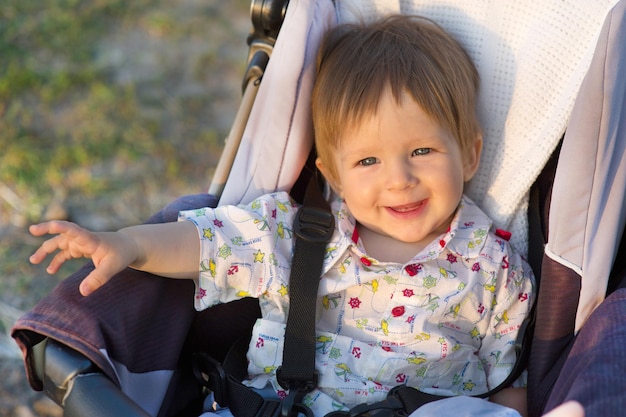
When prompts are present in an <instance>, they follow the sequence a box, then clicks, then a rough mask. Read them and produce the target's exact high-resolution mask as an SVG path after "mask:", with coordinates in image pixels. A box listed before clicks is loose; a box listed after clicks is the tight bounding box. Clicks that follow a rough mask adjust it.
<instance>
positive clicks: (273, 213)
mask: <svg viewBox="0 0 626 417" xmlns="http://www.w3.org/2000/svg"><path fill="white" fill-rule="evenodd" d="M275 218H276V209H274V210H272V219H275Z"/></svg>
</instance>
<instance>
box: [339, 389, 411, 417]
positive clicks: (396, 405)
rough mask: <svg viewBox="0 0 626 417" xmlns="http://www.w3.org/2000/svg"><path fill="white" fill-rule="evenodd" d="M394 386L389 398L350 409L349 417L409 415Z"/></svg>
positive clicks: (398, 416) (399, 416)
mask: <svg viewBox="0 0 626 417" xmlns="http://www.w3.org/2000/svg"><path fill="white" fill-rule="evenodd" d="M395 388H397V387H394V388H392V389H391V390H390V391H389V393H388V394H387V398H385V399H384V400H383V401H379V402H377V403H374V404H359V405H357V406H355V407H353V408H351V409H350V411H349V412H348V414H347V415H348V417H402V416H407V415H408V413H407V412H406V410H405V406H404V402H403V401H402V400H401V399H400V397H399V396H398V395H397V390H396V389H395Z"/></svg>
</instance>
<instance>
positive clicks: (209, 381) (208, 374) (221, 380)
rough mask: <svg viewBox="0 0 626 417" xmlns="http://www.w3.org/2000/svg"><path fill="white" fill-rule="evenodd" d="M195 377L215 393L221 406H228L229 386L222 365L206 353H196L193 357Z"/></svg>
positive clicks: (216, 399)
mask: <svg viewBox="0 0 626 417" xmlns="http://www.w3.org/2000/svg"><path fill="white" fill-rule="evenodd" d="M193 375H194V377H195V378H196V381H198V383H199V384H200V385H202V386H203V387H204V388H207V389H208V390H210V391H212V392H213V395H214V397H215V401H216V402H217V403H218V404H219V405H221V406H226V405H228V384H227V381H226V372H225V371H224V368H223V367H222V364H221V363H219V362H218V361H217V360H215V359H214V358H212V357H211V356H210V355H207V354H206V353H202V352H196V353H194V355H193Z"/></svg>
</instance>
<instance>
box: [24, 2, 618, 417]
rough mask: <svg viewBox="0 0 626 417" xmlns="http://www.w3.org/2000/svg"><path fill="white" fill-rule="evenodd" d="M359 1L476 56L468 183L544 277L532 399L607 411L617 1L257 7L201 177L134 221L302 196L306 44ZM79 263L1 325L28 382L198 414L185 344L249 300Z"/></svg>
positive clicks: (79, 411)
mask: <svg viewBox="0 0 626 417" xmlns="http://www.w3.org/2000/svg"><path fill="white" fill-rule="evenodd" d="M565 3H567V4H565ZM357 9H358V10H362V12H360V13H364V14H368V13H389V12H403V13H412V14H421V15H424V16H426V17H429V18H431V19H433V20H435V21H437V22H438V23H439V24H441V25H442V26H443V27H444V28H445V29H446V30H448V31H449V32H450V33H451V34H453V36H455V37H456V38H457V39H458V40H459V41H460V42H461V43H462V44H463V45H464V47H465V48H466V50H467V51H468V53H469V54H470V55H471V56H472V58H473V59H474V61H475V63H476V65H477V67H478V69H479V71H480V73H481V78H482V84H483V87H482V90H481V98H480V104H479V108H480V112H481V114H480V118H481V121H482V122H483V126H484V129H485V131H484V133H485V148H484V154H483V163H482V164H481V166H482V168H481V171H480V173H479V174H478V175H477V176H476V178H475V179H473V180H472V182H471V183H470V184H469V186H468V187H469V188H468V194H470V196H471V197H472V198H473V199H474V200H475V201H477V202H479V204H481V205H482V207H483V209H484V210H485V211H486V212H487V213H488V214H489V215H490V216H491V217H492V218H493V219H494V220H495V223H496V224H497V225H498V226H499V227H502V228H505V229H508V230H511V231H512V232H513V236H516V237H517V238H516V239H517V240H515V241H514V242H513V244H514V246H515V247H516V249H518V250H519V251H522V252H525V251H526V248H528V259H529V261H530V263H531V265H532V266H533V269H534V270H535V273H536V275H537V277H540V286H539V287H540V290H539V296H538V301H537V306H536V325H535V328H534V332H533V335H532V340H531V339H528V340H527V341H526V343H525V346H526V347H527V348H529V350H530V354H529V357H528V359H527V360H528V362H527V364H528V365H527V367H528V372H529V378H528V381H529V382H528V387H529V411H530V413H531V415H533V416H539V415H541V414H542V413H544V412H546V411H548V410H550V409H552V408H554V407H555V406H556V405H558V404H560V403H561V402H563V401H565V400H567V399H577V400H579V401H581V402H582V403H583V404H584V405H585V408H586V412H587V415H588V416H604V415H617V413H619V412H615V411H614V410H621V409H623V408H624V407H623V406H624V405H626V403H625V401H626V398H625V397H626V396H625V395H624V389H623V388H624V386H625V385H626V383H625V382H624V381H625V378H624V376H623V372H620V371H623V370H624V368H626V357H625V356H626V355H624V354H623V353H622V352H621V351H620V350H621V346H622V345H623V343H624V342H626V331H624V330H622V327H623V326H621V324H622V323H621V321H622V320H623V318H624V317H626V304H625V303H626V292H625V291H624V290H622V289H621V287H622V284H623V282H622V281H623V280H624V278H625V276H624V275H625V272H626V261H625V259H626V257H625V256H624V249H625V247H624V244H623V242H622V239H623V230H624V222H625V217H626V211H625V209H626V207H625V203H626V196H625V192H626V172H624V170H625V169H626V159H625V158H624V155H626V153H625V152H626V149H625V148H626V141H625V140H624V138H626V131H625V130H624V129H625V127H626V126H625V124H626V122H625V120H626V114H624V111H625V110H624V103H625V99H626V80H625V79H624V77H623V76H620V74H621V73H626V51H625V50H624V46H623V40H624V39H626V1H623V0H621V1H617V0H605V1H600V0H597V1H594V2H587V1H583V0H580V1H574V0H572V1H568V2H558V3H556V2H553V1H521V2H520V1H491V2H490V1H483V2H471V1H470V2H466V1H457V2H454V1H452V0H450V1H445V0H439V1H436V0H414V1H406V2H405V1H391V2H388V3H387V4H383V3H382V2H378V1H376V2H374V1H372V2H369V1H356V0H352V1H344V0H337V1H334V2H332V1H331V0H321V1H317V2H315V1H304V0H292V1H291V2H289V4H286V2H284V1H283V2H280V1H276V2H272V1H265V2H263V3H262V4H260V5H256V6H253V8H252V14H253V21H255V22H259V21H262V22H261V23H260V24H259V25H255V27H256V29H255V31H254V32H253V34H254V35H255V36H253V37H252V38H251V39H252V41H251V54H250V62H251V65H250V67H249V68H250V71H249V72H248V74H247V76H246V78H245V82H244V84H245V85H246V86H247V87H246V90H245V93H244V99H243V104H242V110H241V113H240V114H239V115H238V116H237V118H236V122H235V126H234V128H233V132H232V137H231V138H229V141H228V146H227V149H226V150H225V152H224V157H223V159H222V160H221V162H220V165H219V166H218V171H217V173H216V176H215V178H214V180H213V184H212V186H211V189H210V190H209V193H208V194H207V193H203V194H198V195H193V196H185V197H182V198H180V199H178V200H176V201H175V202H173V203H172V204H170V205H169V206H167V207H166V208H164V209H163V210H162V211H161V212H159V213H157V214H156V215H155V216H153V217H152V218H151V219H149V220H148V222H167V221H175V220H176V218H177V213H178V211H180V210H185V209H192V208H198V207H204V206H215V205H217V204H235V203H240V202H247V201H250V200H251V199H252V198H255V197H256V196H258V195H260V194H264V193H267V192H269V191H273V190H291V191H292V194H293V195H294V198H296V199H301V198H302V191H301V190H302V186H301V183H302V182H305V181H304V180H303V179H302V176H301V175H300V174H301V172H304V173H306V169H305V170H304V171H303V167H304V166H305V165H306V160H307V157H308V155H309V150H310V148H311V144H312V139H311V125H310V121H309V118H308V113H309V104H308V94H309V93H310V90H311V86H312V83H313V78H314V65H313V64H312V63H313V62H314V60H315V53H316V50H317V45H318V44H319V40H320V38H321V34H322V33H323V32H324V30H325V29H326V28H328V27H330V26H331V25H333V24H335V22H336V21H338V20H339V21H344V20H350V19H352V18H354V17H355V13H356V12H355V11H356V10H357ZM283 16H284V21H283ZM279 28H280V32H278V30H279ZM277 33H280V34H279V35H278V36H277ZM274 40H275V45H274ZM272 48H273V52H272V59H271V60H269V63H267V70H266V72H265V73H264V74H263V73H262V68H263V67H264V66H265V62H266V61H267V55H268V51H269V50H270V49H272ZM261 78H262V79H263V81H262V82H261V83H260V84H259V81H260V80H261ZM248 113H249V116H248ZM239 137H241V143H239V144H237V142H238V140H237V139H238V138H239ZM270 138H271V139H270ZM226 178H227V180H226ZM90 268H91V266H90V265H86V266H85V267H84V268H83V269H82V270H81V271H78V272H77V273H75V274H74V275H72V276H71V277H69V278H68V279H67V280H65V281H64V282H63V283H61V284H60V285H59V286H58V287H57V288H56V289H55V290H54V291H53V292H52V293H51V294H50V295H49V296H48V297H46V298H45V299H43V300H41V301H40V303H39V304H38V305H37V306H36V307H35V308H34V309H33V310H32V311H30V312H28V313H27V314H26V315H24V316H23V317H22V318H20V320H18V322H17V323H16V324H15V326H14V328H13V331H12V335H13V337H14V338H15V339H16V340H17V342H18V344H19V345H20V347H21V348H22V351H23V353H24V358H25V365H26V370H27V374H28V376H29V381H30V383H31V386H32V387H33V388H34V389H36V390H44V391H45V392H46V394H47V395H48V396H50V397H51V398H52V399H53V400H55V401H56V402H57V403H59V404H61V405H62V406H63V407H64V411H65V415H66V416H82V415H90V416H120V415H127V416H147V415H150V416H173V415H180V416H183V415H198V414H199V413H200V408H199V405H200V404H201V400H202V395H203V394H202V389H201V386H200V385H199V384H198V383H197V382H196V380H195V378H194V375H193V366H192V365H193V364H192V363H191V362H192V361H191V358H192V356H193V355H192V353H193V352H197V351H202V352H209V353H210V354H211V356H212V357H214V358H216V359H217V360H218V361H222V360H224V359H225V357H226V355H227V352H228V351H229V349H230V346H231V345H233V344H235V343H236V341H237V340H239V339H240V338H244V339H245V338H246V337H248V338H249V329H250V328H251V326H252V323H253V322H254V320H255V319H256V317H258V314H259V312H258V305H255V300H251V299H243V300H241V301H238V302H235V303H229V304H224V305H218V306H216V307H213V308H211V309H209V310H206V311H204V312H202V313H196V312H195V311H193V306H192V303H191V302H190V300H191V297H192V295H191V294H192V293H193V284H191V283H189V282H180V281H178V280H167V279H159V278H157V277H153V276H148V274H144V273H138V272H136V271H132V270H126V271H124V272H122V273H121V274H119V275H118V276H117V277H116V278H114V279H113V280H111V281H110V282H109V283H108V284H107V285H106V286H105V287H103V288H102V289H101V290H100V291H98V292H96V293H94V294H93V295H91V296H90V297H87V298H82V297H80V295H79V294H78V292H77V291H76V287H77V285H78V282H79V281H80V280H81V279H82V277H84V276H85V275H86V273H87V271H89V270H90ZM129 300H132V302H128V301H129ZM157 300H158V302H157ZM77 319H79V320H77ZM207 334H208V335H217V336H216V337H213V338H211V337H206V335H207ZM600 338H602V339H601V342H600ZM582 380H585V382H586V384H581V381H582Z"/></svg>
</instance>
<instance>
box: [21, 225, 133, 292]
mask: <svg viewBox="0 0 626 417" xmlns="http://www.w3.org/2000/svg"><path fill="white" fill-rule="evenodd" d="M29 230H30V233H31V234H32V235H33V236H43V235H46V234H52V235H56V236H54V237H53V238H51V239H48V240H46V241H45V242H44V243H43V244H42V245H41V246H40V247H39V248H38V249H37V250H36V251H35V253H34V254H32V255H31V257H30V262H32V263H33V264H39V263H41V262H42V261H43V260H44V259H45V258H46V257H47V256H48V255H50V254H52V253H54V252H57V253H56V255H54V258H52V260H51V261H50V264H49V265H48V268H47V269H46V271H47V272H48V273H49V274H54V273H56V272H57V271H58V270H59V268H60V267H61V265H63V263H65V261H68V260H70V259H72V258H91V259H92V261H93V263H94V265H95V267H96V268H95V269H94V270H93V271H92V272H91V273H90V274H89V275H87V276H86V277H85V278H84V279H83V281H82V282H81V284H80V293H81V294H82V295H85V296H86V295H89V294H91V293H92V292H94V291H95V290H96V289H98V288H100V287H101V286H102V285H104V284H105V283H106V282H107V281H109V280H110V279H111V277H112V276H113V275H115V274H116V273H118V272H120V271H121V270H122V269H124V268H126V267H127V266H128V265H130V264H131V263H132V262H134V261H135V259H136V253H137V252H136V247H135V245H134V242H133V241H132V240H131V239H129V238H128V237H127V236H125V235H124V234H121V233H117V232H112V233H95V232H90V231H89V230H86V229H83V228H81V227H80V226H78V225H76V224H74V223H70V222H64V221H51V222H46V223H40V224H35V225H32V226H31V227H30V229H29Z"/></svg>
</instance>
